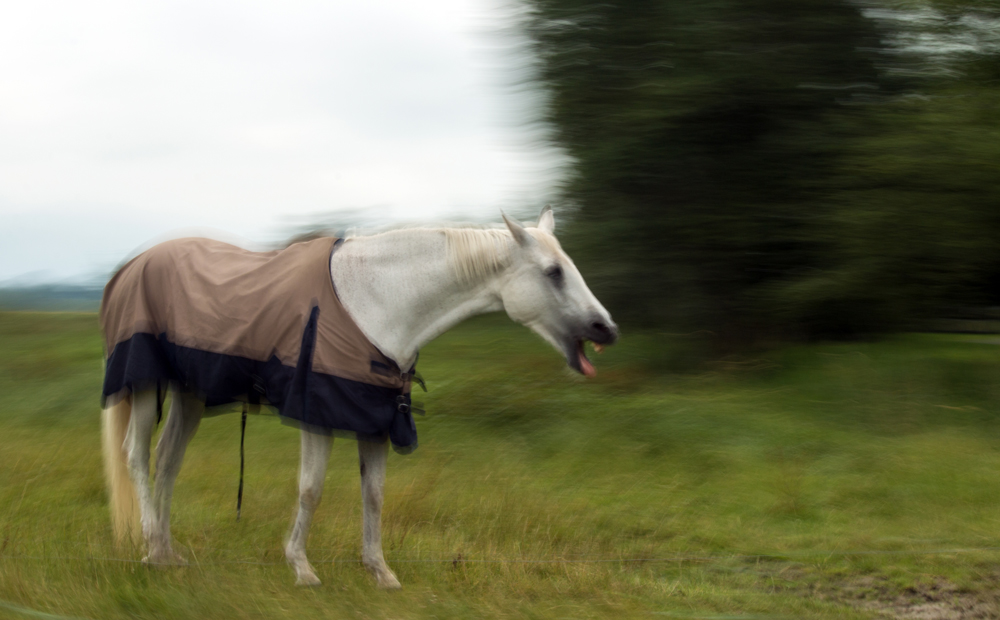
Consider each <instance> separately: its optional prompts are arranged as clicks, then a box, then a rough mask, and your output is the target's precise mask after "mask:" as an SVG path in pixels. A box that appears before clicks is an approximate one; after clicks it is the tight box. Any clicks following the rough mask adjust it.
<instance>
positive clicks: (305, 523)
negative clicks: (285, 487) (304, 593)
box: [285, 430, 333, 586]
mask: <svg viewBox="0 0 1000 620" xmlns="http://www.w3.org/2000/svg"><path fill="white" fill-rule="evenodd" d="M332 444H333V437H329V436H327V435H319V434H315V433H310V432H307V431H305V430H303V431H302V465H301V468H300V470H299V514H298V515H297V516H296V517H295V525H294V526H293V527H292V535H291V536H290V537H289V538H288V544H286V545H285V558H286V559H287V560H288V563H289V564H291V565H292V568H293V569H294V570H295V578H296V579H295V585H297V586H318V585H319V584H320V581H319V577H317V576H316V572H315V571H314V570H313V567H312V565H310V564H309V560H308V559H307V558H306V539H307V538H309V525H310V524H311V523H312V517H313V513H314V512H315V511H316V507H317V506H319V500H320V498H322V497H323V480H324V478H326V462H327V461H328V460H329V458H330V446H331V445H332Z"/></svg>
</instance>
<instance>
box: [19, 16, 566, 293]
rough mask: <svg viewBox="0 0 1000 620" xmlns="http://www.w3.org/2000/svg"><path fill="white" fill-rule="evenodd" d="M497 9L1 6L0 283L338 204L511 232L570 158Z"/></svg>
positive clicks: (302, 217)
mask: <svg viewBox="0 0 1000 620" xmlns="http://www.w3.org/2000/svg"><path fill="white" fill-rule="evenodd" d="M505 25H506V24H505V23H504V19H503V13H502V12H501V11H499V10H497V9H496V5H495V4H491V3H490V0H433V1H431V2H413V1H412V0H366V1H365V2H357V1H347V0H338V1H331V0H321V1H320V0H318V1H315V2H313V1H309V0H302V1H299V0H294V1H291V0H284V1H282V2H280V3H279V2H268V3H264V2H248V1H245V0H241V1H239V2H236V1H233V2H227V1H225V0H198V1H197V2H194V1H175V0H172V1H170V2H163V1H147V2H125V1H117V0H103V1H90V2H78V1H70V0H52V1H46V0H32V1H31V2H6V3H3V4H2V6H0V281H4V280H7V281H9V280H10V279H11V278H15V277H18V276H21V279H23V278H24V274H30V279H34V280H39V279H41V280H56V279H67V278H76V279H79V278H84V277H96V276H101V275H104V274H107V273H108V271H109V270H110V269H111V268H113V267H114V265H115V264H117V263H118V262H119V261H120V260H121V259H122V258H124V257H125V256H126V255H127V254H129V253H130V252H131V251H132V250H133V249H134V248H136V247H137V246H139V245H142V244H146V243H148V242H149V240H150V239H151V238H154V237H160V236H166V235H175V234H178V233H177V229H181V228H186V229H190V228H191V227H197V228H198V229H204V228H205V227H211V228H215V229H219V230H222V231H228V232H230V233H235V234H238V235H242V236H244V237H246V238H248V239H250V240H253V241H259V242H265V241H273V240H275V239H278V238H281V237H283V236H285V235H287V234H288V233H289V230H290V229H291V227H292V226H293V224H295V223H299V224H301V223H302V222H304V221H307V220H309V219H310V218H312V217H316V218H322V219H324V220H327V221H329V220H331V219H334V218H331V217H330V212H331V211H336V210H338V209H354V210H357V209H368V208H371V209H374V210H375V211H376V212H378V213H380V214H388V215H389V216H391V217H394V218H397V219H405V220H411V221H414V220H416V221H419V220H434V219H443V218H447V219H497V217H498V215H499V214H498V209H499V208H501V207H504V208H507V209H513V210H514V211H515V212H517V211H518V209H519V208H520V209H524V210H525V212H530V211H533V210H534V209H536V208H537V207H539V206H540V205H541V204H543V203H544V201H545V200H546V198H548V197H549V196H550V195H551V191H552V190H551V188H552V187H553V186H554V183H555V181H556V179H557V177H558V172H557V168H558V166H559V164H560V163H561V161H562V160H561V158H560V157H559V154H558V153H555V152H553V151H551V150H546V149H545V148H543V147H541V146H539V142H538V135H536V134H533V133H532V132H531V131H530V130H529V129H528V128H527V125H526V124H524V121H525V120H527V117H526V116H525V114H524V112H525V111H526V110H528V109H530V106H531V96H530V95H528V94H524V93H522V94H517V92H516V89H515V88H514V87H513V86H512V83H513V82H514V81H515V79H516V77H517V74H516V71H515V68H516V65H517V60H516V58H515V57H514V55H512V53H511V50H512V44H511V42H510V41H509V40H507V39H504V38H503V37H502V36H500V34H499V33H500V31H501V30H502V29H503V28H504V26H505Z"/></svg>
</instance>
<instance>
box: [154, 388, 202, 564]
mask: <svg viewBox="0 0 1000 620" xmlns="http://www.w3.org/2000/svg"><path fill="white" fill-rule="evenodd" d="M172 396H173V398H171V402H170V413H168V414H167V422H166V424H165V425H164V427H163V434H162V435H160V441H159V443H157V444H156V476H155V483H154V485H153V506H154V509H155V511H156V512H155V517H154V521H153V530H152V533H151V535H150V537H149V539H148V541H147V542H148V545H149V555H148V556H147V560H148V561H149V562H152V563H156V564H186V563H187V562H185V561H184V559H183V558H182V557H180V556H179V555H177V554H176V553H174V551H173V549H172V548H171V546H170V498H171V496H172V495H173V492H174V481H175V480H177V474H178V473H179V472H180V469H181V462H182V461H183V460H184V451H185V449H186V448H187V444H188V442H189V441H191V438H192V437H193V436H194V433H195V431H197V430H198V423H199V422H201V416H202V414H203V413H204V411H205V405H204V403H202V402H201V401H200V400H198V399H197V398H196V397H195V396H194V395H193V394H190V393H187V392H182V391H181V390H179V389H175V390H173V392H172Z"/></svg>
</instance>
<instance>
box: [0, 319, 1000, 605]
mask: <svg viewBox="0 0 1000 620" xmlns="http://www.w3.org/2000/svg"><path fill="white" fill-rule="evenodd" d="M682 345H683V343H679V342H678V341H677V339H675V338H672V337H670V336H668V335H661V334H655V333H643V334H633V335H629V334H626V336H625V337H624V338H623V340H622V342H621V344H620V345H619V346H617V347H614V348H613V349H610V350H609V351H608V352H607V353H605V354H604V356H602V357H599V358H597V365H598V368H599V371H600V375H599V376H598V377H597V379H596V380H593V381H583V380H581V379H580V378H578V377H576V376H574V375H572V374H570V373H569V371H567V370H566V369H565V368H564V364H563V362H562V361H561V360H560V359H559V356H558V355H557V354H556V353H554V352H553V351H551V350H550V349H549V348H548V347H547V345H544V344H542V343H541V342H539V341H537V340H536V339H535V338H534V337H533V336H532V335H531V334H529V333H528V332H527V331H526V330H523V329H522V328H519V327H517V326H514V325H512V324H510V323H509V321H507V320H506V319H505V318H503V317H486V318H483V319H479V320H476V321H472V322H470V323H467V324H465V325H463V326H460V327H459V328H457V329H455V330H453V331H452V332H450V333H448V334H446V335H445V336H443V337H442V338H440V339H438V340H437V341H435V342H434V343H433V344H432V345H431V346H429V347H427V348H426V350H425V351H424V352H423V353H422V356H421V361H420V368H421V372H422V373H423V374H424V376H425V377H426V378H427V380H428V384H429V387H430V392H429V393H428V394H427V395H425V396H424V398H423V399H424V400H425V403H426V406H427V407H426V408H427V410H428V415H427V416H426V417H424V418H418V420H417V426H418V430H419V434H420V448H419V449H418V450H417V451H416V452H415V453H414V454H412V455H409V456H405V457H403V456H397V455H392V456H391V457H390V465H389V474H388V480H387V483H386V506H385V517H384V541H385V547H386V555H387V559H388V561H389V564H390V566H392V567H393V568H394V570H395V571H396V572H397V574H398V575H399V577H400V580H401V581H402V583H403V586H404V589H403V590H402V591H401V592H397V593H384V592H380V591H378V590H377V589H376V588H375V587H374V584H373V582H372V581H371V579H370V578H369V577H368V576H367V574H365V573H364V571H363V569H362V568H361V566H360V564H359V563H358V562H357V560H358V558H359V549H360V534H361V532H360V530H361V524H360V490H359V485H358V482H359V481H358V475H357V456H356V451H355V448H354V445H353V443H352V442H350V441H343V440H337V441H336V442H335V445H334V453H333V456H332V458H331V462H330V468H329V474H328V477H327V486H326V491H325V494H324V498H323V504H322V506H321V507H320V509H319V512H318V514H317V518H316V521H315V522H314V526H313V531H312V535H311V537H310V543H309V549H310V557H311V559H312V560H313V562H314V564H316V565H317V569H318V574H319V576H320V578H321V579H322V580H323V582H324V584H323V586H321V587H319V588H316V589H299V588H296V587H294V586H293V585H292V584H293V582H294V578H293V576H292V572H291V570H290V569H289V568H288V567H287V566H285V565H284V564H283V557H282V553H281V548H282V540H283V537H284V536H285V534H286V532H287V530H288V527H289V525H290V522H291V518H292V516H293V512H294V506H295V495H296V485H295V474H296V470H297V463H298V441H297V438H296V433H297V431H295V430H294V429H292V428H289V427H287V426H284V425H282V424H281V423H280V422H279V421H278V420H277V419H276V418H274V417H272V416H260V417H256V418H252V419H251V420H250V423H249V425H248V428H247V440H246V444H247V472H246V490H245V492H244V507H243V518H242V520H241V521H240V522H236V521H235V499H236V484H237V474H238V467H239V452H238V447H239V419H238V416H231V415H221V416H218V417H212V418H208V419H206V420H204V422H203V423H202V427H201V429H200V430H199V432H198V435H197V436H196V437H195V439H194V440H193V442H192V445H191V447H190V449H189V451H188V456H187V459H186V461H185V466H184V469H183V470H182V472H181V475H180V478H179V480H178V483H177V489H176V492H175V497H174V511H173V531H174V535H175V537H176V540H177V543H178V549H179V550H180V551H181V552H182V553H184V554H185V555H186V556H187V557H188V559H189V561H190V563H191V565H190V566H189V567H186V568H176V569H173V568H172V569H152V568H147V567H145V566H143V565H141V564H139V563H136V562H135V560H137V559H138V558H140V557H141V551H140V550H138V549H133V550H131V551H130V552H126V553H121V552H119V551H115V550H114V547H113V546H112V544H111V530H110V522H109V517H108V514H107V506H106V498H105V492H104V487H103V484H104V483H103V480H102V467H101V462H100V455H99V445H100V438H99V429H98V424H99V412H98V409H99V398H98V396H99V391H100V382H101V375H102V368H101V358H102V355H101V350H100V339H99V334H98V332H97V328H96V317H95V316H93V315H89V314H27V313H7V314H0V352H2V353H3V355H2V356H0V394H2V395H3V401H2V404H3V409H2V412H0V602H2V603H0V617H4V614H9V615H11V617H28V616H25V615H24V614H25V611H24V610H35V611H40V612H44V613H50V614H57V615H62V616H72V617H81V618H92V619H98V618H101V619H103V618H135V617H139V618H312V617H359V618H360V617H363V618H370V617H390V618H425V617H426V618H429V617H445V618H449V617H454V618H468V617H488V618H507V617H529V618H557V617H572V618H579V617H583V618H591V617H592V618H602V617H609V616H616V617H649V616H650V614H665V615H667V616H671V615H673V616H675V617H706V618H707V617H721V616H726V615H728V616H733V615H736V616H745V617H751V616H754V617H760V616H764V617H771V616H783V617H804V616H808V617H831V618H833V617H836V618H844V617H869V616H871V615H873V614H876V613H881V612H886V613H897V614H904V613H908V611H907V610H910V609H911V608H912V606H913V605H925V606H926V605H938V604H939V605H945V606H947V605H951V607H949V608H948V610H951V609H952V608H955V609H957V608H959V607H961V606H962V605H964V606H965V608H968V609H973V608H974V609H979V610H982V609H994V608H993V607H991V606H992V605H993V604H994V603H993V599H992V598H991V597H992V596H993V595H992V594H991V592H993V591H994V589H995V588H994V585H995V584H996V583H997V581H998V576H1000V572H998V571H997V570H996V568H995V567H996V563H997V561H998V560H1000V551H997V550H994V549H991V548H1000V535H998V533H1000V510H998V508H1000V480H998V476H997V472H998V470H1000V451H998V448H1000V432H998V431H1000V408H998V402H1000V401H998V398H997V397H998V396H1000V393H998V392H1000V381H998V379H1000V356H998V354H1000V349H998V348H997V346H996V343H995V342H992V341H991V340H990V337H988V336H987V337H984V336H980V337H963V336H950V335H914V336H906V337H900V338H897V339H894V340H890V341H886V342H880V343H850V344H828V345H812V346H803V347H796V348H788V349H783V350H779V351H776V352H773V353H770V354H767V355H763V356H761V357H759V358H755V359H730V360H724V361H722V362H719V363H717V364H715V365H713V366H711V367H708V368H705V367H703V368H700V369H698V370H696V371H692V372H689V373H672V374H666V373H662V372H660V371H658V370H657V369H658V368H660V367H662V365H663V359H664V358H665V357H667V356H669V351H670V350H671V348H672V347H680V346H682ZM956 549H961V551H954V550H956ZM949 550H952V551H949ZM970 550H973V551H970ZM123 560H124V561H123ZM4 605H6V607H5V606H4ZM976 606H978V607H976ZM928 617H933V616H928ZM959 617H960V616H959Z"/></svg>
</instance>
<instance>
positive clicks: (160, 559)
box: [142, 551, 188, 568]
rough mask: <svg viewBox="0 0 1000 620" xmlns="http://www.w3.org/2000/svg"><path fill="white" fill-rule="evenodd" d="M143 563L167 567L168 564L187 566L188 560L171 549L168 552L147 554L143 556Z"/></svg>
mask: <svg viewBox="0 0 1000 620" xmlns="http://www.w3.org/2000/svg"><path fill="white" fill-rule="evenodd" d="M142 563H143V564H145V565H147V566H153V567H161V568H165V567H168V566H187V565H188V562H187V560H185V559H184V558H183V557H182V556H180V555H178V554H177V553H174V552H173V551H171V552H170V553H167V554H157V555H152V554H150V555H147V556H146V557H144V558H142Z"/></svg>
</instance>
